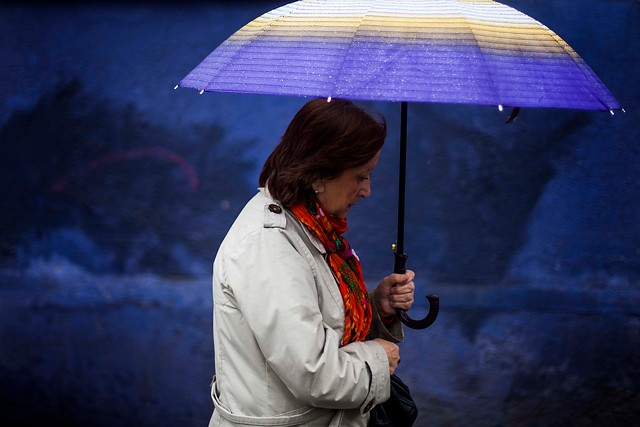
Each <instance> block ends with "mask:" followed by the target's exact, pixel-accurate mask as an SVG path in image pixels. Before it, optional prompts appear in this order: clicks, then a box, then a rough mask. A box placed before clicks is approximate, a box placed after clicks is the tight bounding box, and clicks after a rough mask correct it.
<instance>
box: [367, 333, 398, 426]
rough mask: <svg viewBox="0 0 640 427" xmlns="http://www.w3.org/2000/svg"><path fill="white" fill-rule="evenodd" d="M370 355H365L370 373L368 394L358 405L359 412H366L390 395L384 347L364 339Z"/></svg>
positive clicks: (389, 381)
mask: <svg viewBox="0 0 640 427" xmlns="http://www.w3.org/2000/svg"><path fill="white" fill-rule="evenodd" d="M363 344H365V345H366V346H367V348H368V351H369V352H370V353H371V357H367V368H368V369H369V373H370V375H371V385H370V386H369V394H367V397H366V398H365V399H364V402H362V405H360V413H361V414H362V415H365V414H367V413H368V412H369V411H371V409H373V407H374V406H376V405H378V404H380V403H383V402H386V401H387V400H389V396H390V395H391V380H390V375H389V360H388V359H387V353H386V352H385V351H384V348H382V346H381V345H380V344H378V343H376V342H375V341H365V342H364V343H363Z"/></svg>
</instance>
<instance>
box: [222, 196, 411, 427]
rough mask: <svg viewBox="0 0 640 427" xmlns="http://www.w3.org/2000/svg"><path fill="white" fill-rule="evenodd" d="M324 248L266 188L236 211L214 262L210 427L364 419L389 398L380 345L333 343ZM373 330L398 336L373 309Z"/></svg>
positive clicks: (335, 319) (340, 312) (333, 305)
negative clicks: (212, 373)
mask: <svg viewBox="0 0 640 427" xmlns="http://www.w3.org/2000/svg"><path fill="white" fill-rule="evenodd" d="M324 256H325V250H324V248H323V246H322V244H321V243H320V242H319V241H318V239H316V238H315V237H312V236H311V235H310V234H309V233H308V231H307V230H306V228H304V226H302V225H301V224H300V223H299V222H298V221H297V219H295V217H294V216H293V215H292V214H291V213H290V212H289V211H287V210H285V209H283V208H282V206H281V205H280V204H279V203H278V202H277V201H275V200H273V199H272V198H271V197H270V196H269V194H268V192H267V191H266V190H265V189H260V191H259V193H258V194H257V195H256V196H255V197H254V198H253V199H252V200H251V201H249V203H247V205H246V206H245V208H244V209H243V211H242V212H241V213H240V215H239V216H238V218H237V219H236V221H235V223H234V224H233V226H232V227H231V229H230V230H229V233H228V234H227V236H226V237H225V239H224V241H223V243H222V245H221V246H220V249H219V251H218V254H217V256H216V259H215V261H214V273H213V295H214V310H213V312H214V313H213V314H214V334H213V337H214V349H215V368H216V376H215V378H214V381H213V384H212V388H211V391H212V393H211V394H212V398H213V400H214V405H215V409H214V413H213V416H212V418H211V421H210V426H238V425H243V426H246V425H256V426H258V425H271V426H285V425H295V426H323V427H324V426H349V427H354V426H355V427H357V426H366V424H367V421H368V418H369V413H368V412H369V411H370V410H371V408H372V407H373V406H374V405H376V404H378V403H381V402H384V401H386V400H387V399H388V398H389V366H388V360H387V356H386V353H385V351H384V349H383V348H382V346H380V345H379V344H377V343H375V342H373V341H365V342H355V343H351V344H348V345H346V346H344V347H340V342H341V339H342V333H343V328H344V304H343V301H342V297H341V295H340V291H339V289H338V286H337V285H336V281H335V278H334V276H333V274H332V272H331V270H330V268H329V267H328V265H327V263H326V261H325V258H324ZM370 298H371V295H370ZM372 305H373V306H374V307H375V304H372ZM370 335H371V336H373V337H381V338H385V339H387V340H389V341H393V342H399V341H401V340H402V338H403V336H402V328H401V325H400V324H399V323H394V324H393V325H392V326H390V327H389V328H388V329H387V328H386V327H385V326H384V325H383V324H382V322H381V321H380V318H379V316H378V314H377V313H376V312H375V309H374V320H373V324H372V327H371V331H370Z"/></svg>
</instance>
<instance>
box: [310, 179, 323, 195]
mask: <svg viewBox="0 0 640 427" xmlns="http://www.w3.org/2000/svg"><path fill="white" fill-rule="evenodd" d="M324 182H325V181H324V179H316V180H315V181H313V183H312V184H311V188H312V189H313V192H314V193H316V194H320V193H323V192H324Z"/></svg>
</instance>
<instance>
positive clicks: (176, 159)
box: [51, 147, 200, 193]
mask: <svg viewBox="0 0 640 427" xmlns="http://www.w3.org/2000/svg"><path fill="white" fill-rule="evenodd" d="M144 157H151V158H157V159H164V160H167V161H169V162H172V163H174V164H176V165H178V166H179V167H180V169H182V171H184V173H185V175H186V176H187V179H188V180H189V188H191V190H193V191H195V190H197V189H198V186H199V185H200V180H199V179H198V174H197V173H196V171H195V169H194V168H193V166H191V164H190V163H189V162H188V161H187V159H185V158H184V157H182V156H181V155H179V154H178V153H176V152H174V151H171V150H167V149H166V148H161V147H145V148H133V149H131V150H125V151H117V152H115V153H111V154H108V155H106V156H104V157H101V158H99V159H96V160H93V161H91V162H89V163H88V164H87V167H86V169H85V170H84V171H83V172H82V174H87V173H91V172H95V171H97V170H99V169H101V168H103V167H105V166H108V165H111V164H114V163H118V162H121V161H125V160H132V159H139V158H144ZM71 178H72V175H71V174H67V175H64V176H62V177H60V178H59V179H57V180H56V181H55V182H54V183H53V185H52V186H51V191H52V192H53V193H58V192H60V191H62V190H64V189H65V188H66V186H67V185H68V184H69V181H70V180H71Z"/></svg>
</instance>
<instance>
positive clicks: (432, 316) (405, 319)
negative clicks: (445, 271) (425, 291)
mask: <svg viewBox="0 0 640 427" xmlns="http://www.w3.org/2000/svg"><path fill="white" fill-rule="evenodd" d="M427 299H428V300H429V313H427V317H425V318H424V319H422V320H415V319H412V318H411V317H409V315H408V314H407V312H406V311H405V310H400V309H398V310H396V315H397V316H398V317H399V318H400V321H401V322H402V323H404V324H405V325H407V326H408V327H409V328H411V329H425V328H428V327H429V326H431V324H432V323H433V322H435V321H436V317H438V313H439V312H440V297H439V296H438V295H427Z"/></svg>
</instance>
